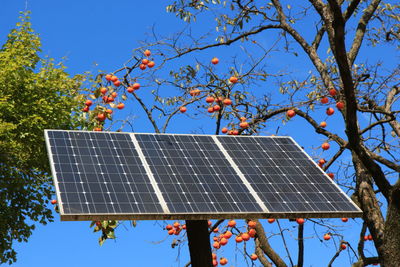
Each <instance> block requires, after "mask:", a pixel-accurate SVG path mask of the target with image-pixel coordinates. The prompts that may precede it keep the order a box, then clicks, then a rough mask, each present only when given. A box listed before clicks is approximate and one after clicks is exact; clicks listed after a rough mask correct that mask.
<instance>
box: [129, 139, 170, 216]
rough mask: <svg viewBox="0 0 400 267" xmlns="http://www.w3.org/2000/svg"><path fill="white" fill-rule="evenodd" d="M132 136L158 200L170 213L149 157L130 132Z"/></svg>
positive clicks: (165, 211) (165, 210) (166, 211)
mask: <svg viewBox="0 0 400 267" xmlns="http://www.w3.org/2000/svg"><path fill="white" fill-rule="evenodd" d="M130 138H131V140H132V142H133V145H134V146H135V149H136V151H137V153H138V154H139V157H140V159H141V160H142V163H143V167H144V169H145V171H146V174H147V175H148V177H149V179H150V182H151V185H152V187H153V189H154V192H155V194H156V196H157V199H158V201H159V203H160V205H161V207H162V209H163V211H164V213H170V210H169V208H168V206H167V204H166V203H165V199H164V197H163V195H162V194H161V192H160V188H159V187H158V184H157V183H156V181H155V179H154V176H153V173H152V171H151V169H150V167H149V164H148V162H147V159H146V158H145V156H144V154H143V151H142V149H141V147H140V145H139V143H138V141H137V139H136V137H135V135H134V134H130Z"/></svg>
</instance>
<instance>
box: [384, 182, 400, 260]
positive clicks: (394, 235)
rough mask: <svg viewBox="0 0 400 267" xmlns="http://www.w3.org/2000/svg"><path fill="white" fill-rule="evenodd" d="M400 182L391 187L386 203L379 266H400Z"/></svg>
mask: <svg viewBox="0 0 400 267" xmlns="http://www.w3.org/2000/svg"><path fill="white" fill-rule="evenodd" d="M399 229H400V181H397V183H396V184H395V185H394V186H393V188H392V190H391V194H390V199H389V203H388V210H387V214H386V222H385V236H384V245H383V254H384V257H383V261H381V266H386V267H392V266H393V267H398V266H400V230H399Z"/></svg>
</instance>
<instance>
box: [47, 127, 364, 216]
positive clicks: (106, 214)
mask: <svg viewBox="0 0 400 267" xmlns="http://www.w3.org/2000/svg"><path fill="white" fill-rule="evenodd" d="M49 131H63V132H76V131H73V130H45V136H46V138H45V139H46V147H47V151H48V155H49V161H50V167H51V172H52V177H53V182H54V185H55V188H56V196H57V199H58V200H60V199H61V196H60V188H59V186H58V179H57V173H56V170H55V164H54V160H53V157H54V155H53V153H52V151H51V147H50V141H49V136H48V132H49ZM79 132H89V133H93V132H92V131H79ZM103 133H111V134H120V133H118V132H103ZM121 134H130V135H135V134H140V133H121ZM143 134H153V135H186V136H188V135H189V136H211V137H213V138H214V137H216V136H215V135H203V134H159V133H143ZM220 137H222V138H224V137H226V136H218V138H220ZM235 138H265V136H237V137H235ZM268 138H288V137H286V136H274V137H268ZM289 138H290V139H291V140H292V141H293V143H294V144H295V145H296V146H297V147H298V148H299V149H300V150H301V151H302V152H303V153H304V154H305V155H306V157H307V158H308V159H309V160H310V161H312V162H313V164H314V165H315V166H316V168H317V169H320V168H319V167H318V165H317V164H316V163H315V162H314V161H313V160H312V159H311V157H310V156H309V155H308V154H307V153H306V152H305V151H304V150H303V149H302V148H301V147H300V146H299V145H298V144H297V143H296V142H295V141H294V139H293V138H292V137H289ZM135 147H136V146H135ZM138 154H139V158H140V159H141V160H142V162H143V161H144V160H145V158H143V153H138ZM321 171H322V170H321ZM146 172H147V171H146ZM322 172H323V171H322ZM323 174H324V175H325V176H327V174H326V173H324V172H323ZM327 177H328V176H327ZM328 179H329V177H328ZM329 180H330V179H329ZM332 184H333V185H334V186H335V187H337V188H338V189H339V191H340V192H341V193H342V194H343V195H345V196H346V198H347V199H348V200H349V202H350V203H352V205H354V207H356V209H357V211H356V212H343V211H338V212H318V213H316V212H292V213H286V212H268V213H266V212H264V211H263V212H242V213H236V212H227V213H207V212H203V213H147V214H143V213H136V214H133V213H118V214H109V213H102V214H100V213H98V214H67V213H65V211H64V209H63V205H62V203H60V204H61V205H59V211H60V216H61V220H62V221H77V220H133V219H137V220H158V219H165V220H168V219H186V220H205V219H226V218H237V219H248V218H277V219H278V218H289V219H292V218H298V217H302V218H337V217H349V218H355V217H360V216H361V215H362V211H361V210H360V209H359V208H358V207H357V206H356V205H355V204H354V203H353V202H352V200H351V199H350V198H349V197H348V196H347V194H345V193H344V191H343V190H342V189H341V188H340V187H339V186H338V185H337V184H336V183H334V182H333V181H332Z"/></svg>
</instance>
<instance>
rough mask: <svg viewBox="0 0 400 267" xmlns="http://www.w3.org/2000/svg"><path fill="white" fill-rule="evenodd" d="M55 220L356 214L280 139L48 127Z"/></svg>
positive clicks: (295, 147) (320, 173)
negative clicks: (57, 214) (57, 217)
mask: <svg viewBox="0 0 400 267" xmlns="http://www.w3.org/2000/svg"><path fill="white" fill-rule="evenodd" d="M46 142H47V146H48V151H49V158H50V163H51V166H52V172H53V177H54V182H55V186H56V193H57V198H58V203H59V206H60V214H61V219H62V220H101V219H104V220H106V219H120V220H123V219H213V218H215V219H216V218H267V217H275V218H293V217H295V216H296V217H297V216H302V217H342V216H347V217H356V216H359V215H360V214H361V211H360V210H359V209H358V207H356V206H355V205H354V204H353V203H352V202H351V200H350V199H349V198H348V197H347V196H346V195H345V194H344V193H343V191H341V189H340V188H339V187H338V186H337V185H336V184H335V183H333V182H332V181H331V180H330V179H329V177H327V176H326V175H325V174H324V173H323V171H322V170H321V169H320V168H319V167H317V165H316V164H315V163H314V162H313V161H312V160H311V159H310V158H309V157H308V156H307V154H306V153H305V152H304V151H302V150H301V148H300V147H299V146H298V145H297V144H296V143H295V142H294V141H293V140H292V139H291V138H287V137H248V136H247V137H241V136H235V137H232V136H212V135H174V134H134V133H110V132H86V131H60V130H46Z"/></svg>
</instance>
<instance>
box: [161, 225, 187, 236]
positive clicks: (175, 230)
mask: <svg viewBox="0 0 400 267" xmlns="http://www.w3.org/2000/svg"><path fill="white" fill-rule="evenodd" d="M185 229H186V224H183V225H181V224H180V223H179V222H174V224H173V225H170V224H168V225H167V226H166V227H165V230H167V231H168V234H169V235H179V234H180V233H181V231H182V230H185Z"/></svg>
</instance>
